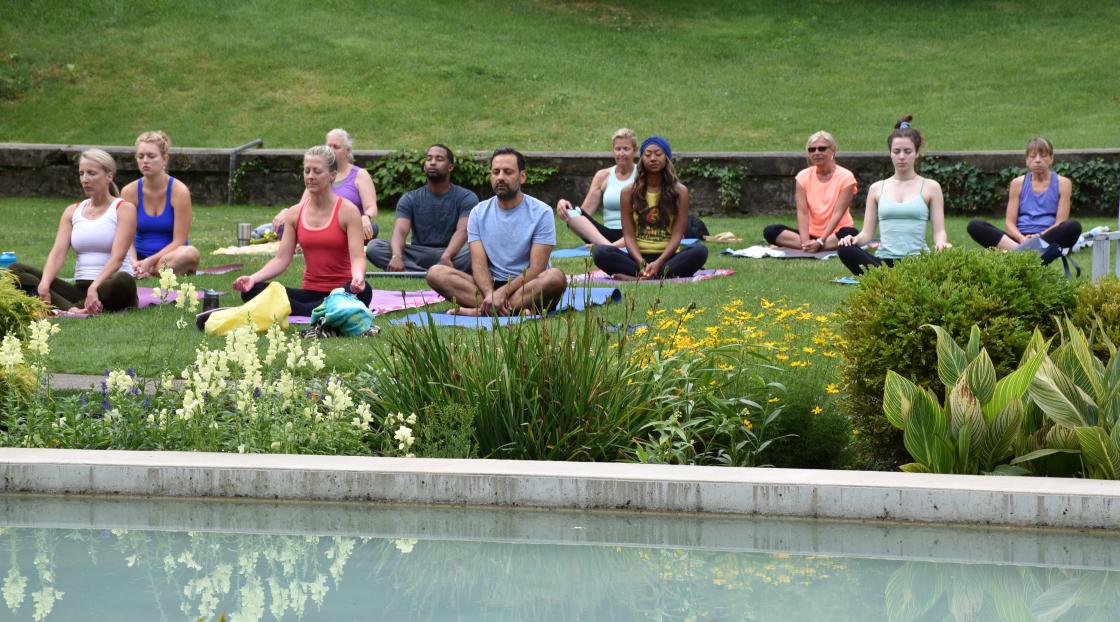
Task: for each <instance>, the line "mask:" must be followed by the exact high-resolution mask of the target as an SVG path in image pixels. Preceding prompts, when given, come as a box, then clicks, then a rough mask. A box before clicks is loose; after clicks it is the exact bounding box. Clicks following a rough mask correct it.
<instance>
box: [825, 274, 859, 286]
mask: <svg viewBox="0 0 1120 622" xmlns="http://www.w3.org/2000/svg"><path fill="white" fill-rule="evenodd" d="M832 282H833V283H839V284H841V285H859V279H857V278H856V277H854V276H838V277H836V278H835V279H832Z"/></svg>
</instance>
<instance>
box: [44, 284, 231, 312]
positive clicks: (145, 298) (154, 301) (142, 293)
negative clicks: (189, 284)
mask: <svg viewBox="0 0 1120 622" xmlns="http://www.w3.org/2000/svg"><path fill="white" fill-rule="evenodd" d="M152 292H153V290H152V288H151V287H137V288H136V300H137V302H138V305H139V308H141V309H144V308H147V307H150V306H152V305H159V304H160V301H159V296H156V295H155V294H154V293H152ZM218 294H219V295H221V294H225V292H218ZM195 296H197V297H198V299H199V300H202V296H203V292H202V291H201V290H200V291H199V292H198V293H196V294H195ZM178 297H179V292H176V291H172V292H170V293H169V294H168V295H167V302H166V303H165V304H171V303H173V302H175V299H176V298H178ZM55 317H60V318H66V319H71V320H84V319H86V318H88V317H93V316H91V315H89V314H88V313H73V312H70V311H64V312H62V313H60V314H58V315H57V316H55Z"/></svg>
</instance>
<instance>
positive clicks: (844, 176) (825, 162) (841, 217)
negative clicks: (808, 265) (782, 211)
mask: <svg viewBox="0 0 1120 622" xmlns="http://www.w3.org/2000/svg"><path fill="white" fill-rule="evenodd" d="M805 149H806V151H807V153H808V159H809V163H810V164H811V165H812V166H810V167H809V168H806V169H804V170H802V171H801V172H800V173H798V174H797V181H796V184H795V196H796V200H797V228H796V229H793V228H791V227H787V226H786V225H781V224H777V225H769V226H768V227H766V228H765V229H763V231H762V237H764V238H766V242H767V243H769V244H773V245H774V246H781V247H785V248H793V249H797V250H802V251H805V252H807V253H816V252H820V251H831V250H836V246H837V243H838V241H839V239H840V238H842V237H845V236H848V235H856V234H857V233H859V231H858V230H856V229H855V222H854V221H853V220H852V213H851V210H850V209H849V208H850V207H851V205H852V198H853V197H855V195H856V191H857V184H856V177H855V175H853V174H852V172H851V171H849V170H848V169H846V168H844V167H843V166H840V165H838V164H836V160H835V158H836V140H835V139H834V138H833V137H832V134H829V133H828V132H825V131H823V130H822V131H820V132H817V133H815V134H813V135H812V136H810V137H809V140H808V141H807V142H806V143H805Z"/></svg>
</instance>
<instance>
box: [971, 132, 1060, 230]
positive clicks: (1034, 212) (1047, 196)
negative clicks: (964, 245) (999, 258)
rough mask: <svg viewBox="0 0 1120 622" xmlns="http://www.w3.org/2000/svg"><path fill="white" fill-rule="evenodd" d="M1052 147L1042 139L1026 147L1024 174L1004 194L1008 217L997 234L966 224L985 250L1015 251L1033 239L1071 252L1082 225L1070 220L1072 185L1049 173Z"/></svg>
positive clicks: (981, 225)
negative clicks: (1040, 239) (1025, 170)
mask: <svg viewBox="0 0 1120 622" xmlns="http://www.w3.org/2000/svg"><path fill="white" fill-rule="evenodd" d="M1053 164H1054V146H1053V145H1051V144H1050V141H1048V140H1046V139H1045V138H1042V137H1040V136H1039V137H1035V138H1032V139H1031V140H1030V142H1028V143H1027V169H1028V171H1027V174H1026V175H1021V176H1019V177H1016V178H1015V179H1013V180H1011V187H1010V188H1009V189H1008V191H1007V217H1006V218H1005V219H1004V226H1005V227H1007V231H1006V232H1005V231H1000V230H999V229H998V228H997V227H996V226H995V225H993V224H991V223H988V222H984V221H983V220H973V221H972V222H970V223H968V234H969V235H970V236H972V239H973V240H976V243H977V244H980V245H981V246H986V247H988V248H1001V249H1003V250H1017V249H1018V248H1019V247H1020V245H1022V244H1023V243H1025V242H1027V241H1028V240H1030V239H1032V238H1042V241H1044V242H1046V244H1047V245H1050V244H1057V245H1058V246H1059V247H1061V248H1073V245H1074V244H1076V243H1077V238H1079V237H1081V223H1079V222H1077V221H1076V220H1070V219H1069V197H1070V195H1071V194H1072V193H1073V182H1071V181H1070V180H1069V178H1067V177H1062V176H1061V175H1058V174H1057V173H1055V172H1053V171H1052V170H1050V167H1051V166H1052V165H1053Z"/></svg>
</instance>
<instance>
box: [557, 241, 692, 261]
mask: <svg viewBox="0 0 1120 622" xmlns="http://www.w3.org/2000/svg"><path fill="white" fill-rule="evenodd" d="M699 241H700V240H698V239H696V238H684V239H683V240H681V246H691V245H693V244H695V243H697V242H699ZM622 252H624V253H625V252H626V249H625V248H624V249H622ZM590 256H591V250H590V249H588V248H587V247H586V246H577V247H575V248H562V249H560V250H555V251H552V254H551V255H549V258H551V259H571V258H572V257H590Z"/></svg>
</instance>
